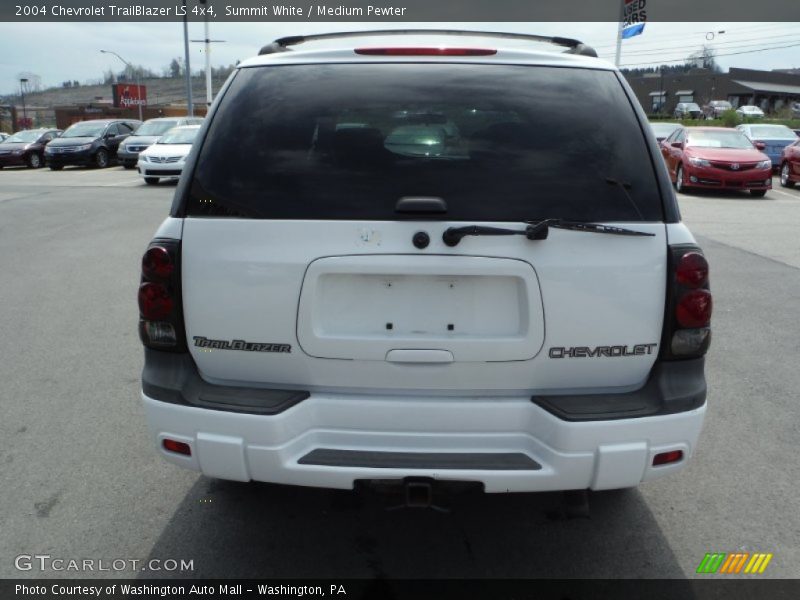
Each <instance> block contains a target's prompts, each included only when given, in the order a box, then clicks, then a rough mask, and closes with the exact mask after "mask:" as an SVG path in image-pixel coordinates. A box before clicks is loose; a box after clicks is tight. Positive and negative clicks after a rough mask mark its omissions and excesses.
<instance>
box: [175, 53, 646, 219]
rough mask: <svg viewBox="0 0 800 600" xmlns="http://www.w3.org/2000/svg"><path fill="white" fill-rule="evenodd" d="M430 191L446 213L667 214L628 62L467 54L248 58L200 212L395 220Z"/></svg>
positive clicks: (209, 140) (214, 127)
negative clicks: (623, 68)
mask: <svg viewBox="0 0 800 600" xmlns="http://www.w3.org/2000/svg"><path fill="white" fill-rule="evenodd" d="M420 196H423V197H438V198H442V199H444V200H445V202H446V203H447V208H448V210H447V213H446V214H444V215H439V216H437V217H436V218H442V219H447V220H464V221H472V220H478V221H524V220H532V219H541V218H565V219H575V220H591V221H599V220H606V221H659V220H662V210H661V200H660V196H659V191H658V187H657V184H656V177H655V172H654V166H653V162H652V160H651V156H650V153H649V151H648V148H647V145H646V142H645V138H644V136H643V133H642V129H641V126H640V124H639V122H638V121H637V119H636V115H635V112H634V110H633V109H632V107H631V104H630V102H629V101H628V99H627V97H626V95H625V93H624V91H623V89H622V87H621V84H620V82H619V81H618V80H617V78H616V75H615V74H614V73H613V72H609V71H593V70H584V69H564V68H555V67H529V66H504V65H501V66H497V65H491V66H485V65H459V64H380V65H375V64H369V65H367V64H333V65H302V66H275V67H260V68H247V69H242V70H241V71H240V72H239V73H238V74H237V75H236V77H235V78H234V80H233V81H232V83H231V85H230V87H229V89H228V90H227V92H226V94H225V97H224V98H223V99H222V102H221V104H220V107H219V109H218V111H217V113H216V115H215V116H214V120H213V122H212V123H211V126H210V127H209V130H208V133H207V136H206V138H205V140H204V142H203V145H202V149H201V151H200V155H199V156H198V160H197V163H196V166H195V169H194V174H193V180H192V182H191V185H190V189H189V197H188V200H187V202H186V208H185V214H186V215H188V216H231V217H247V218H261V219H347V220H395V219H398V218H403V217H402V216H401V215H397V214H396V213H395V211H394V208H395V205H396V203H397V201H398V200H399V199H400V198H403V197H420Z"/></svg>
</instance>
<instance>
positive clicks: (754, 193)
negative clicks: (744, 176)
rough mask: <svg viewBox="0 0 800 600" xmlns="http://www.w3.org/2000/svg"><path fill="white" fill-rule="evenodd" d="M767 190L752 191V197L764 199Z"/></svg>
mask: <svg viewBox="0 0 800 600" xmlns="http://www.w3.org/2000/svg"><path fill="white" fill-rule="evenodd" d="M766 193H767V190H750V195H751V196H753V197H754V198H763V197H764V195H765V194H766Z"/></svg>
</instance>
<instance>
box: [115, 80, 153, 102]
mask: <svg viewBox="0 0 800 600" xmlns="http://www.w3.org/2000/svg"><path fill="white" fill-rule="evenodd" d="M111 92H112V94H113V97H114V106H116V107H118V108H135V107H136V106H139V105H141V106H147V86H144V85H136V84H135V83H115V84H114V85H113V86H111Z"/></svg>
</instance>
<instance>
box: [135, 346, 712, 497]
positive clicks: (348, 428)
mask: <svg viewBox="0 0 800 600" xmlns="http://www.w3.org/2000/svg"><path fill="white" fill-rule="evenodd" d="M148 352H151V351H148ZM157 354H162V353H157ZM173 356H180V355H173ZM148 362H149V363H150V365H146V367H145V372H144V376H143V392H142V400H143V402H144V407H145V412H146V415H147V420H148V425H149V428H150V432H151V434H152V436H153V441H154V442H155V443H156V446H157V448H158V452H159V453H160V454H161V455H162V456H163V458H165V459H166V460H168V461H169V462H172V463H174V464H177V465H180V466H182V467H185V468H189V469H193V470H196V471H200V472H202V473H204V474H205V475H207V476H210V477H218V478H222V479H231V480H238V481H248V480H256V481H266V482H273V483H284V484H292V485H303V486H313V487H330V488H352V487H353V485H354V482H355V481H357V480H363V479H402V478H405V477H430V478H434V479H439V480H450V481H475V482H481V483H483V485H484V489H485V490H486V491H487V492H532V491H553V490H570V489H586V488H590V489H595V490H601V489H613V488H620V487H631V486H635V485H638V484H639V483H641V482H643V481H648V480H651V479H656V478H658V477H661V476H664V475H668V474H671V473H674V472H676V471H679V470H680V469H682V468H683V467H684V466H685V465H686V463H687V461H688V459H689V458H690V457H691V455H692V452H693V450H694V447H695V444H696V442H697V438H698V436H699V434H700V430H701V428H702V424H703V418H704V415H705V404H704V399H705V382H704V380H702V377H701V380H702V381H701V384H702V392H701V393H700V392H697V393H699V394H700V396H701V398H699V399H698V397H697V393H695V395H694V398H695V399H694V400H693V401H692V402H691V403H689V404H686V405H684V407H685V406H691V408H689V409H687V410H682V411H680V412H671V413H668V414H665V413H664V412H663V411H661V412H656V413H651V414H650V415H649V416H631V417H630V418H624V417H620V412H619V410H617V411H616V412H615V413H613V414H614V415H615V416H613V417H611V418H605V417H603V416H600V418H597V417H598V412H599V413H602V411H598V410H595V411H594V414H593V415H592V416H593V418H594V420H588V419H587V418H586V415H584V417H583V420H567V419H565V418H563V417H562V416H557V414H556V412H557V411H553V410H552V408H551V409H550V410H548V409H547V408H544V407H543V406H544V404H543V403H542V402H541V401H540V402H539V403H538V404H537V403H535V402H532V401H531V398H530V397H529V396H521V397H498V398H449V397H448V398H441V397H419V396H414V397H409V396H402V397H401V396H397V395H395V396H379V395H366V394H360V395H355V394H332V393H310V394H309V393H307V392H292V391H276V390H261V392H260V393H261V394H264V395H265V400H264V401H259V402H257V404H258V405H259V406H258V410H260V414H255V413H254V412H252V411H253V410H254V408H253V407H252V406H247V405H246V403H247V402H248V397H252V396H253V395H258V393H259V392H255V393H254V394H252V395H251V394H247V393H245V394H242V395H241V397H238V398H236V400H235V401H234V402H233V404H232V405H231V407H230V408H223V405H225V404H226V403H227V402H228V400H227V397H228V391H229V390H231V389H234V390H235V389H237V388H222V387H219V386H210V385H209V384H205V383H197V382H191V383H189V384H188V387H187V385H184V384H185V383H186V381H184V382H183V383H182V382H181V377H182V376H177V377H174V375H175V373H174V371H171V370H170V369H163V368H162V369H160V370H159V369H157V368H153V361H152V360H150V361H148ZM692 362H693V361H692ZM695 371H696V366H695ZM700 372H701V373H702V365H700ZM170 373H172V375H170ZM671 376H675V373H672V375H671ZM159 377H162V378H169V377H172V379H171V383H170V382H169V381H167V380H166V379H164V380H163V381H161V383H162V384H164V383H167V384H168V385H167V386H164V385H155V384H154V382H153V380H154V379H157V378H159ZM695 379H696V378H695ZM695 383H697V381H695ZM648 385H649V384H648ZM170 386H172V388H173V389H172V392H171V395H170V392H169V387H170ZM647 387H648V386H645V388H642V389H643V390H644V389H646V388H647ZM676 387H677V388H678V389H677V392H676V393H678V395H682V396H685V395H686V394H685V392H686V390H685V389H679V388H681V385H680V384H676ZM181 388H182V389H183V390H186V391H185V393H184V392H183V391H180V389H181ZM190 388H191V389H190ZM671 391H675V390H666V393H667V394H669V393H671ZM661 393H665V390H663V389H662V390H661ZM191 397H195V398H196V399H197V401H198V402H199V403H200V404H192V403H189V402H188V401H187V399H189V398H191ZM157 398H161V399H157ZM551 398H552V397H551ZM574 398H579V399H578V400H574ZM587 398H589V397H587V396H581V397H573V401H572V405H571V407H572V408H571V409H572V411H573V412H575V411H577V412H579V413H580V412H581V410H582V409H581V406H583V405H584V404H585V402H586V401H587ZM597 398H598V400H600V402H599V405H601V406H603V403H602V400H603V399H602V395H598V396H597ZM251 401H252V400H251ZM551 401H552V400H551ZM607 408H608V407H607ZM617 409H619V407H617ZM639 410H641V408H640V409H639ZM584 412H585V411H584ZM606 414H611V413H606ZM631 414H641V413H636V412H633V413H631ZM167 438H169V439H172V440H176V441H180V442H184V443H186V444H188V445H189V446H190V448H191V456H188V457H187V456H183V455H180V454H175V453H172V452H169V451H166V450H165V449H164V448H163V440H164V439H167ZM672 450H681V451H683V459H682V460H681V461H680V462H677V463H674V464H669V465H663V466H657V467H653V466H652V463H653V457H654V456H655V455H656V454H658V453H661V452H668V451H672Z"/></svg>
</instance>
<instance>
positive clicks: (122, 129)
mask: <svg viewBox="0 0 800 600" xmlns="http://www.w3.org/2000/svg"><path fill="white" fill-rule="evenodd" d="M117 125H118V127H119V133H120V135H125V134H126V133H131V132H133V127H131V126H130V125H128V124H127V123H117Z"/></svg>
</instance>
